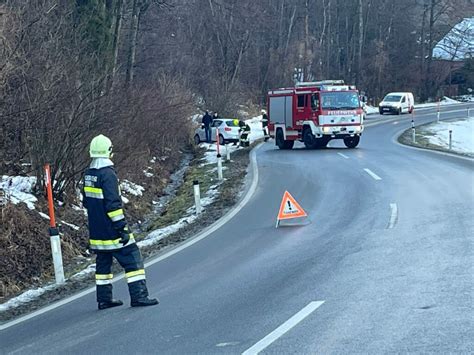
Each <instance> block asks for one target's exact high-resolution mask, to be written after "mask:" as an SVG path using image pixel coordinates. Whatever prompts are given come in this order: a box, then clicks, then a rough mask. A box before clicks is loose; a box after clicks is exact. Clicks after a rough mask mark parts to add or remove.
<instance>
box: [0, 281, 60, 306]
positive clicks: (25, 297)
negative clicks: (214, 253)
mask: <svg viewBox="0 0 474 355" xmlns="http://www.w3.org/2000/svg"><path fill="white" fill-rule="evenodd" d="M55 288H56V285H55V284H52V285H48V286H44V287H39V288H36V289H33V290H28V291H25V292H23V293H22V294H21V295H19V296H17V297H14V298H12V299H10V300H8V301H7V302H5V303H2V304H0V312H5V311H7V310H9V309H10V308H15V307H18V306H19V305H21V304H24V303H28V302H31V301H33V300H35V299H37V298H38V297H39V296H41V295H42V294H43V293H45V292H46V291H49V290H54V289H55Z"/></svg>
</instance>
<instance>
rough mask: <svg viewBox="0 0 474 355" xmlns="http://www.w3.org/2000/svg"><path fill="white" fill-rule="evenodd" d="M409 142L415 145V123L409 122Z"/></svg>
mask: <svg viewBox="0 0 474 355" xmlns="http://www.w3.org/2000/svg"><path fill="white" fill-rule="evenodd" d="M411 140H412V142H413V143H416V132H415V121H414V120H411Z"/></svg>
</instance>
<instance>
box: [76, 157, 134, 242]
mask: <svg viewBox="0 0 474 355" xmlns="http://www.w3.org/2000/svg"><path fill="white" fill-rule="evenodd" d="M83 193H84V199H83V205H84V207H86V208H87V215H88V218H89V242H90V248H91V249H92V250H98V251H114V250H117V249H120V248H123V245H122V243H120V236H119V231H120V230H122V229H124V228H126V226H127V222H126V220H125V216H124V213H123V209H122V198H121V197H120V191H119V186H118V179H117V175H116V174H115V170H114V168H113V167H112V166H106V167H103V168H100V169H91V168H90V169H87V170H86V172H85V174H84V191H83ZM133 243H135V240H134V238H133V234H130V241H129V242H128V244H127V245H130V244H133Z"/></svg>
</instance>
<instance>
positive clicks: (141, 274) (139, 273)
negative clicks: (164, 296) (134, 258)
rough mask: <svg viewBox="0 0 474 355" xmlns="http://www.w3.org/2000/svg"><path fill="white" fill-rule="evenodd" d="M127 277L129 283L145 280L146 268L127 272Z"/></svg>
mask: <svg viewBox="0 0 474 355" xmlns="http://www.w3.org/2000/svg"><path fill="white" fill-rule="evenodd" d="M125 277H126V278H127V282H128V283H131V282H135V281H140V280H145V269H140V270H136V271H130V272H127V273H125Z"/></svg>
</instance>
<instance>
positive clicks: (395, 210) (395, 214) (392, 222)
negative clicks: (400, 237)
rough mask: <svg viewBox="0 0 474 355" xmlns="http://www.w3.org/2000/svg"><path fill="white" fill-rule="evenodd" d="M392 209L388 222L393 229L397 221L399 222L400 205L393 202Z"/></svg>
mask: <svg viewBox="0 0 474 355" xmlns="http://www.w3.org/2000/svg"><path fill="white" fill-rule="evenodd" d="M390 209H391V210H392V213H391V214H390V222H389V224H388V229H392V228H393V227H394V226H395V223H397V218H398V207H397V204H396V203H391V204H390Z"/></svg>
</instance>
